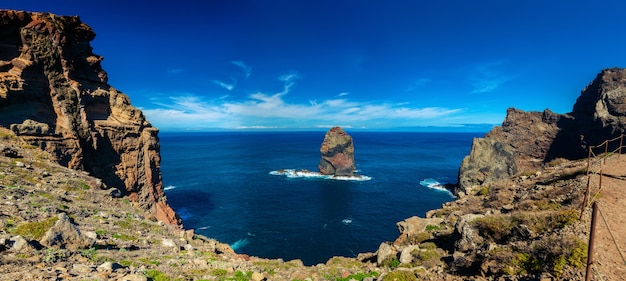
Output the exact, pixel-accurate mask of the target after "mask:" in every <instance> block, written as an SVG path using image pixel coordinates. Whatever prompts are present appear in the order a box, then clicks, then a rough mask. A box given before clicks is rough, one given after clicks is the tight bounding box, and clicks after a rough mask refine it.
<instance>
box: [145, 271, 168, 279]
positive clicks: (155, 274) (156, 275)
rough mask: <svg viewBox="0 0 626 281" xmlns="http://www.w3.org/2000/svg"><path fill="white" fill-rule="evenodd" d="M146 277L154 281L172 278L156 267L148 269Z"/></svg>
mask: <svg viewBox="0 0 626 281" xmlns="http://www.w3.org/2000/svg"><path fill="white" fill-rule="evenodd" d="M146 277H148V280H153V281H169V280H171V279H170V277H169V276H167V275H165V273H163V272H161V271H158V270H156V269H149V270H146Z"/></svg>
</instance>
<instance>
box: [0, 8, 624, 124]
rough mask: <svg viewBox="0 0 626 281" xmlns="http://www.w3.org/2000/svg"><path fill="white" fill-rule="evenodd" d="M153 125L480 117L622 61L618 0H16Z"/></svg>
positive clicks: (564, 97) (567, 88)
mask: <svg viewBox="0 0 626 281" xmlns="http://www.w3.org/2000/svg"><path fill="white" fill-rule="evenodd" d="M0 8H10V9H18V10H28V11H49V12H52V13H55V14H59V15H79V16H80V17H81V19H82V20H83V21H84V22H85V23H87V24H88V25H90V26H91V27H92V28H93V29H94V30H95V32H96V34H97V36H96V39H95V40H94V41H93V42H92V43H91V45H92V47H93V48H94V53H96V54H98V55H102V56H103V57H104V61H103V66H104V69H105V70H106V71H107V72H108V74H109V83H110V84H111V85H112V86H113V87H115V88H116V89H118V90H120V91H122V92H124V93H126V94H128V95H129V96H130V98H131V102H132V103H133V104H134V105H135V106H137V107H139V108H141V109H142V110H143V111H144V113H145V114H146V116H147V117H148V120H150V121H151V123H152V124H153V125H154V126H156V127H158V128H160V129H161V130H162V131H186V130H230V129H237V130H311V129H326V128H328V127H330V126H335V125H339V126H344V127H346V128H351V129H353V130H361V129H363V130H411V131H415V130H416V131H486V130H488V129H489V128H491V127H492V126H493V125H499V124H501V122H502V121H503V119H504V117H505V114H506V109H507V108H508V107H516V108H519V109H522V110H527V111H541V110H544V109H546V108H550V109H551V110H553V111H555V112H557V113H567V112H569V111H571V108H572V106H573V104H574V102H575V101H576V98H577V97H578V95H579V94H580V91H581V90H582V89H583V88H584V87H585V86H586V85H587V84H588V83H589V82H591V80H592V79H593V78H595V76H596V74H597V73H598V72H599V71H600V70H602V69H604V68H609V67H615V66H617V67H624V66H626V54H625V53H624V46H626V36H624V34H625V33H626V21H625V20H624V14H625V13H626V2H623V1H606V0H600V1H577V0H570V1H545V0H544V1H535V0H525V1H506V0H491V1H486V0H475V1H465V0H463V1H462V0H458V1H452V0H444V1H420V0H411V1H409V0H407V1H393V0H392V1H363V0H339V1H338V0H332V1H328V0H318V1H297V0H292V1H272V0H267V1H263V0H256V1H242V0H228V1H226V0H224V1H188V0H178V1H83V0H80V1H79V0H67V1H64V0H59V1H49V0H46V1H43V0H40V1H29V0H7V1H2V3H0Z"/></svg>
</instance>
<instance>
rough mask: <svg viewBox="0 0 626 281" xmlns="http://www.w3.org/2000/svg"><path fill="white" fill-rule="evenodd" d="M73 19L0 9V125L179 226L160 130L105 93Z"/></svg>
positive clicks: (123, 99)
mask: <svg viewBox="0 0 626 281" xmlns="http://www.w3.org/2000/svg"><path fill="white" fill-rule="evenodd" d="M95 36H96V34H95V33H94V31H93V30H92V29H91V28H90V27H89V26H87V25H86V24H84V23H82V22H81V21H80V19H79V17H74V16H56V15H53V14H49V13H31V12H22V11H12V10H0V126H3V127H7V128H10V129H11V130H12V131H13V132H14V133H15V134H16V135H17V136H18V137H19V138H20V139H22V140H24V141H26V142H27V143H29V144H30V145H34V146H37V147H40V148H42V149H44V150H46V151H48V152H50V153H51V154H52V155H53V157H54V158H55V159H54V160H55V161H57V162H58V163H60V164H62V165H64V166H66V167H68V168H71V169H76V170H83V171H87V172H89V173H90V174H91V175H93V176H95V177H98V178H101V179H102V180H103V182H104V184H105V185H103V186H102V188H117V189H119V190H120V191H121V193H122V194H123V195H127V196H128V197H129V198H130V199H131V200H132V201H134V202H137V203H138V205H139V206H140V207H141V208H143V209H145V210H147V211H148V212H150V213H151V214H152V215H153V216H154V217H155V218H156V219H157V220H159V221H163V222H165V223H168V224H180V223H181V220H180V218H179V217H178V216H177V215H176V214H175V213H174V211H173V210H172V209H171V208H170V206H169V205H168V204H167V202H166V198H165V193H164V191H163V185H162V181H161V172H160V161H161V159H160V154H159V139H158V136H157V134H158V130H157V129H156V128H154V127H153V126H152V125H151V124H150V123H149V122H148V121H147V120H146V118H145V117H144V115H143V114H142V112H141V111H140V110H138V109H137V108H135V107H133V106H132V105H131V104H130V100H129V99H128V96H126V95H125V94H123V93H122V92H119V91H118V90H116V89H114V88H113V87H111V86H110V85H109V84H108V83H107V82H108V81H107V80H108V79H107V73H106V72H105V71H104V70H103V69H102V67H101V65H100V62H101V61H102V59H103V58H102V57H101V56H98V55H96V54H94V53H93V52H92V47H91V46H90V44H89V42H90V41H92V40H93V39H94V38H95Z"/></svg>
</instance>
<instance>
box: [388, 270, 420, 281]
mask: <svg viewBox="0 0 626 281" xmlns="http://www.w3.org/2000/svg"><path fill="white" fill-rule="evenodd" d="M417 280H418V279H417V276H416V275H415V274H414V273H412V272H410V271H404V270H396V271H392V272H389V273H388V274H387V275H385V277H383V281H417Z"/></svg>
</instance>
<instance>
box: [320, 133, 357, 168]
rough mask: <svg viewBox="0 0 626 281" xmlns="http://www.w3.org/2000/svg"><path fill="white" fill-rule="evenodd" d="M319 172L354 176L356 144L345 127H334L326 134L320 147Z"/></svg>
mask: <svg viewBox="0 0 626 281" xmlns="http://www.w3.org/2000/svg"><path fill="white" fill-rule="evenodd" d="M320 153H321V155H322V156H321V159H320V163H319V165H318V169H319V172H320V173H322V174H324V175H335V176H352V175H354V171H355V170H356V166H355V165H354V144H353V143H352V137H351V136H350V135H348V134H347V133H346V132H345V131H344V130H343V128H341V127H333V128H331V129H330V130H328V132H326V135H324V141H323V142H322V146H321V148H320Z"/></svg>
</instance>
